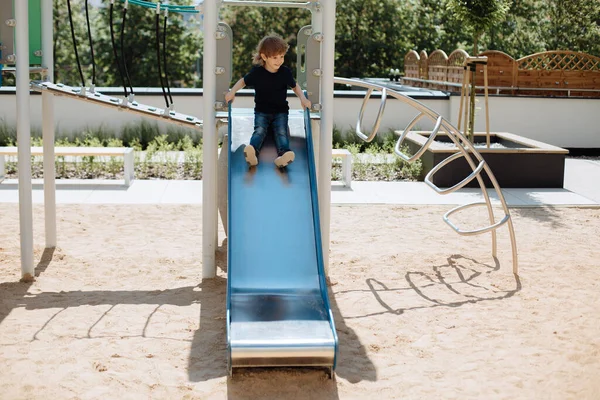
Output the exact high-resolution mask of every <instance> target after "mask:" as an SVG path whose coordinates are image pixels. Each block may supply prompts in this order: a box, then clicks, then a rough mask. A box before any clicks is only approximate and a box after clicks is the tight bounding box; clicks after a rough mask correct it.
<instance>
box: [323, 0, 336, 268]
mask: <svg viewBox="0 0 600 400" xmlns="http://www.w3.org/2000/svg"><path fill="white" fill-rule="evenodd" d="M321 4H322V7H323V44H322V47H321V65H322V68H321V69H322V75H321V105H322V109H321V138H320V142H321V145H320V146H319V148H320V149H321V151H320V153H319V168H320V171H319V208H320V214H321V241H322V247H323V264H324V266H325V271H327V270H328V269H329V228H330V212H331V151H329V150H330V149H331V147H332V140H333V139H332V137H333V77H334V62H335V6H336V4H335V0H331V1H324V2H322V3H321Z"/></svg>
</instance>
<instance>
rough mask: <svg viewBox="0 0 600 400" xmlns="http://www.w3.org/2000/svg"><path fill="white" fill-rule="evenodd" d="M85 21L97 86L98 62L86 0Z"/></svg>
mask: <svg viewBox="0 0 600 400" xmlns="http://www.w3.org/2000/svg"><path fill="white" fill-rule="evenodd" d="M85 20H86V22H87V30H88V39H89V41H90V52H91V55H92V85H93V86H96V61H95V59H94V43H93V42H92V29H91V28H90V13H89V11H88V0H85Z"/></svg>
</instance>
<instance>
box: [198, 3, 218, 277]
mask: <svg viewBox="0 0 600 400" xmlns="http://www.w3.org/2000/svg"><path fill="white" fill-rule="evenodd" d="M218 2H219V0H207V1H204V4H203V7H204V57H203V63H204V64H203V69H202V75H203V85H202V86H203V93H202V100H203V104H204V113H203V120H204V121H203V132H202V141H203V154H204V158H203V172H202V278H214V277H215V275H216V272H217V267H216V262H215V252H216V250H217V148H218V143H217V132H216V124H215V122H216V121H215V101H216V90H217V89H216V88H217V79H216V75H215V68H216V66H217V39H216V38H215V33H216V32H217V18H218V9H219V7H218V5H217V3H218Z"/></svg>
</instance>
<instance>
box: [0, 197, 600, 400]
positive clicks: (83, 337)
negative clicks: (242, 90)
mask: <svg viewBox="0 0 600 400" xmlns="http://www.w3.org/2000/svg"><path fill="white" fill-rule="evenodd" d="M449 208H450V207H441V206H414V207H408V206H377V205H361V206H339V207H333V208H332V214H331V249H330V280H331V286H330V299H331V305H332V310H333V314H334V315H335V323H336V328H337V331H338V335H339V347H340V353H339V357H338V367H337V370H336V372H337V374H336V378H335V379H334V380H329V379H328V378H327V376H326V374H325V373H324V372H323V371H321V370H313V369H291V368H290V369H274V370H272V369H250V370H239V371H237V372H236V373H235V376H234V379H228V377H227V365H226V337H225V329H226V328H225V318H224V316H225V297H226V277H227V273H226V246H227V244H226V239H224V234H223V232H222V231H221V232H220V237H219V249H218V253H217V260H218V267H219V268H218V272H217V277H216V278H215V279H211V280H205V281H202V279H201V276H202V274H201V268H202V265H201V263H202V218H201V215H202V209H201V207H200V206H166V205H149V206H125V205H114V206H113V205H110V206H109V205H106V206H91V205H81V206H73V205H61V206H59V207H58V230H59V247H58V248H56V249H54V250H44V248H43V247H44V239H43V231H44V226H43V208H42V207H41V206H35V207H34V214H35V217H34V231H35V233H34V235H35V236H34V237H35V261H36V265H37V267H36V275H37V278H36V281H35V282H33V283H20V282H19V278H20V261H19V259H20V256H19V227H18V205H15V204H0V226H1V229H0V398H1V399H11V400H12V399H205V398H208V399H212V398H215V399H220V398H229V399H286V400H287V399H337V398H340V399H392V398H398V399H600V248H599V247H600V246H599V245H598V238H599V237H600V209H599V208H587V209H586V208H534V209H525V208H523V209H513V210H512V217H513V221H514V227H515V231H516V235H517V245H518V252H519V268H520V273H519V275H518V277H517V276H515V275H513V274H512V261H511V247H510V241H509V236H508V234H507V232H508V231H507V229H506V227H503V228H501V229H500V230H499V231H498V257H497V259H494V258H493V257H492V256H491V240H490V234H485V235H481V236H476V237H472V236H469V237H467V236H459V235H457V234H456V233H454V232H453V231H452V230H451V229H450V228H449V227H448V226H447V225H446V224H445V223H444V222H443V221H442V218H441V216H442V215H443V213H444V212H446V211H447V210H448V209H449ZM456 223H457V224H461V226H464V227H465V228H467V227H473V228H474V227H479V226H484V225H486V223H487V222H486V219H485V215H484V213H483V212H481V211H479V210H476V211H475V212H473V213H461V214H459V215H456Z"/></svg>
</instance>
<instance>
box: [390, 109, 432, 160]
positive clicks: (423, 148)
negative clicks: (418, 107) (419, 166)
mask: <svg viewBox="0 0 600 400" xmlns="http://www.w3.org/2000/svg"><path fill="white" fill-rule="evenodd" d="M422 116H423V114H422V113H421V114H419V115H417V116H416V117H415V118H414V119H413V120H412V121H411V122H410V123H409V124H408V126H407V127H406V129H405V130H404V131H403V132H402V135H400V138H399V139H398V141H397V142H396V146H395V147H394V153H396V155H397V156H399V157H400V158H402V159H403V160H404V161H407V162H413V161H415V160H416V159H418V158H419V157H421V156H422V155H423V153H425V151H427V149H428V148H429V146H430V145H431V143H433V140H434V139H435V137H436V136H437V133H438V131H439V130H440V127H441V126H442V121H443V118H442V116H441V115H440V116H439V117H438V119H437V121H436V122H435V126H434V127H433V130H432V131H431V133H430V134H429V138H428V139H427V141H426V142H425V144H424V145H423V146H421V148H420V149H419V151H417V152H416V153H415V154H413V155H412V156H407V155H406V154H404V153H403V152H402V142H404V139H405V138H406V136H407V135H408V133H409V132H410V130H411V129H412V127H413V126H414V124H416V123H417V121H418V120H420V119H421V117H422Z"/></svg>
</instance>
